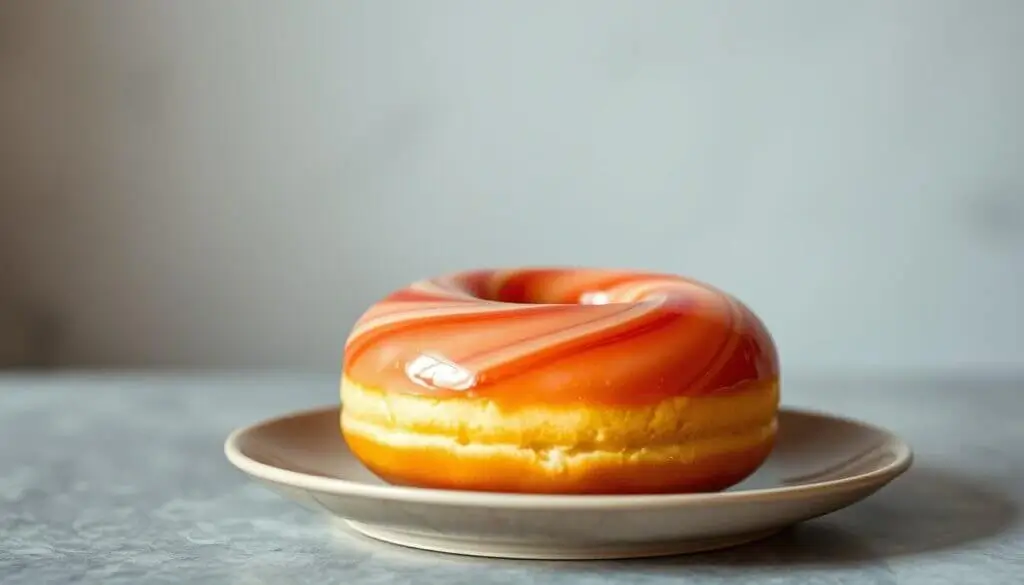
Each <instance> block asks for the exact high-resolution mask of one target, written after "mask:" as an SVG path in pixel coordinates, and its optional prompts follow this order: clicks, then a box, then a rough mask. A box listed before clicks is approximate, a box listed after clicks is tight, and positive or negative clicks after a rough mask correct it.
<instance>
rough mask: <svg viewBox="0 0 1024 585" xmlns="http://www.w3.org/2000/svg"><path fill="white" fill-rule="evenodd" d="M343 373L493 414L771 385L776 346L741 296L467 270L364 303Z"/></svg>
mask: <svg viewBox="0 0 1024 585" xmlns="http://www.w3.org/2000/svg"><path fill="white" fill-rule="evenodd" d="M344 370H345V371H344V374H345V376H346V377H347V378H348V379H350V380H352V381H354V382H356V383H358V384H362V385H364V386H367V387H374V388H384V389H387V391H389V392H399V393H409V394H418V395H429V396H431V397H434V398H441V399H443V398H445V397H453V398H454V397H458V398H486V399H488V400H489V401H492V402H494V403H496V404H499V405H501V406H502V407H505V408H514V407H516V406H525V405H537V404H543V405H547V406H558V405H564V406H571V405H574V404H579V403H580V402H586V403H588V404H603V405H622V406H626V405H640V404H653V403H657V402H660V401H662V400H665V399H668V398H672V397H678V396H700V395H707V394H710V393H723V392H733V391H738V390H742V389H745V388H751V387H760V386H763V385H765V384H774V383H776V382H777V380H778V377H779V365H778V356H777V354H776V350H775V345H774V343H773V341H772V338H771V336H770V335H769V333H768V331H767V330H766V328H765V327H764V325H763V324H762V323H761V321H760V320H759V319H758V318H757V316H755V315H754V314H753V312H751V311H750V309H748V308H747V307H746V306H745V305H743V304H742V303H741V302H740V301H738V300H737V299H735V298H734V297H732V296H731V295H728V294H727V293H724V292H722V291H720V290H718V289H716V288H713V287H711V286H709V285H707V284H704V283H701V282H698V281H695V280H691V279H687V278H683V277H679V276H672V275H665V274H656V273H643V272H629V271H616V270H596V269H561V268H536V269H519V270H479V271H471V272H464V273H460V274H455V275H451V276H447V277H442V278H436V279H431V280H426V281H420V282H417V283H414V284H412V285H410V286H409V287H408V288H406V289H403V290H400V291H397V292H395V293H393V294H391V295H389V296H388V297H386V298H385V299H383V300H382V301H381V302H380V303H378V304H376V305H374V306H373V307H371V308H370V310H368V311H367V312H366V313H365V314H364V315H363V316H362V317H361V318H360V320H359V321H358V322H357V323H356V326H355V327H354V329H353V331H352V334H351V335H350V337H349V339H348V342H347V344H346V348H345V368H344Z"/></svg>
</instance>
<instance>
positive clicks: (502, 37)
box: [0, 0, 1024, 371]
mask: <svg viewBox="0 0 1024 585" xmlns="http://www.w3.org/2000/svg"><path fill="white" fill-rule="evenodd" d="M1022 104H1024V2H1017V1H1015V0H1004V1H1000V0H961V1H954V0H919V1H914V0H865V1H861V2H838V1H836V2H821V1H816V0H803V1H796V0H794V1H787V0H778V1H774V2H739V1H721V0H706V1H698V0H692V1H688V2H669V1H665V2H657V1H648V2H629V3H626V2H616V1H584V0H580V1H561V2H503V3H497V2H473V1H464V2H463V1H458V2H456V1H444V0H439V1H436V2H416V1H407V2H397V1H390V2H371V1H368V0H367V1H362V2H355V1H337V0H324V1H308V2H278V1H275V0H232V1H221V2H203V1H199V0H197V1H182V2H166V1H159V0H148V1H136V2H127V1H101V0H79V1H70V0H69V1H63V2H61V1H50V2H37V1H35V0H14V1H8V2H4V3H2V4H0V201H2V203H0V244H2V248H0V249H2V251H0V255H2V256H3V259H4V264H3V265H2V266H4V267H5V268H4V270H5V272H6V274H7V275H8V277H7V278H6V279H5V282H6V284H4V285H3V288H4V294H3V295H0V303H2V302H3V299H4V298H8V299H15V300H11V301H9V302H10V303H14V304H12V305H11V306H15V305H17V306H22V305H23V304H24V302H23V301H25V300H26V299H27V303H28V305H26V306H31V307H33V308H32V310H38V311H40V312H42V313H45V314H47V315H51V317H52V320H53V323H55V324H56V328H55V331H56V332H57V333H56V337H55V340H56V341H55V346H54V347H55V351H56V352H57V353H56V356H57V361H58V363H59V364H61V365H65V366H74V367H83V366H104V367H108V366H111V367H112V366H124V365H130V366H183V367H218V368H221V367H222V368H235V367H293V368H311V369H319V370H324V371H330V370H332V369H336V368H337V367H338V358H339V355H340V353H341V347H342V343H343V341H344V338H345V335H346V333H347V329H348V328H349V327H350V326H351V324H352V322H353V321H354V319H355V318H356V317H357V316H358V315H359V313H360V312H361V311H362V309H363V308H364V307H365V306H366V305H367V304H368V303H371V302H372V301H374V300H375V299H376V298H378V297H379V296H381V295H383V294H385V293H386V292H388V291H389V290H391V289H393V288H395V287H397V286H400V285H402V284H404V283H406V282H408V281H410V280H413V279H416V278H419V277H422V276H426V275H431V274H435V273H439V272H444V271H449V270H457V269H461V268H466V267H477V266H492V265H518V264H584V265H597V266H617V267H638V268H645V269H656V270H664V271H671V272H681V273H685V274H689V275H692V276H695V277H698V278H701V279H705V280H708V281H711V282H713V283H716V284H718V285H719V286H721V287H723V288H726V289H727V290H730V291H732V292H734V293H736V294H737V295H738V296H740V297H741V298H743V299H744V300H746V301H747V302H748V304H749V305H750V306H751V307H753V308H754V310H755V311H757V312H758V313H759V314H761V316H762V317H763V318H764V320H765V321H766V323H767V324H768V325H769V327H770V328H771V329H772V331H773V332H774V334H775V336H776V339H777V341H778V343H779V346H780V349H781V352H782V358H783V364H784V367H787V368H790V369H807V370H821V369H835V368H840V369H851V368H859V369H863V368H868V369H871V368H874V369H878V368H914V369H916V368H950V367H953V368H955V367H979V366H982V367H1014V366H1020V365H1024V344H1022V342H1021V331H1022V330H1024V313H1022V304H1024V301H1022V299H1024V115H1022V107H1024V106H1022ZM17 299H21V300H17ZM19 303H21V304H19Z"/></svg>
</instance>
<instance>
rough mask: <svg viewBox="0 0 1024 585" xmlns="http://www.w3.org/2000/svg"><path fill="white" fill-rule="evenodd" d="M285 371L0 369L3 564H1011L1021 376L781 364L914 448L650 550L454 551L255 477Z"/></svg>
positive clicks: (47, 579)
mask: <svg viewBox="0 0 1024 585" xmlns="http://www.w3.org/2000/svg"><path fill="white" fill-rule="evenodd" d="M335 387H336V384H335V380H334V379H333V378H329V377H316V376H302V375H286V374H238V375H229V374H203V375H198V374H197V375H184V374H141V373H135V374H83V373H78V374H70V373H69V374H59V375H0V504H2V505H0V583H3V584H4V585H16V584H25V585H46V584H50V583H54V584H64V583H69V584H70V583H103V584H107V585H117V584H131V585H143V584H148V583H189V584H194V585H206V584H221V583H224V584H248V583H252V584H256V583H267V584H271V583H273V584H288V583H311V584H316V585H326V584H328V583H344V584H346V585H361V584H370V583H373V584H382V585H383V584H388V583H423V584H430V583H444V584H446V585H449V584H451V583H456V584H458V583H466V584H469V583H481V584H483V583H533V582H543V583H551V582H554V583H581V584H583V585H599V584H605V583H621V584H630V585H633V584H640V583H676V582H686V583H729V584H732V585H737V584H741V583H742V584H746V583H773V584H783V585H785V584H790V583H792V584H793V585H798V584H799V585H805V584H830V585H831V584H841V583H858V584H860V583H902V584H919V585H942V584H946V583H949V584H955V585H971V584H974V583H992V584H998V585H1009V584H1012V583H1024V521H1022V520H1021V517H1020V514H1021V509H1022V507H1024V423H1022V422H1021V421H1022V419H1024V377H1017V378H1014V377H1001V378H998V377H989V378H984V377H977V376H963V375H962V376H959V377H955V378H954V377H948V376H946V377H941V376H931V377H920V376H919V377H908V376H902V377H873V378H869V377H861V378H855V377H831V378H826V377H790V378H787V379H786V381H785V382H784V386H783V393H784V397H783V401H784V402H785V403H787V404H789V405H793V406H802V407H811V408H815V409H820V410H829V411H834V412H838V413H842V414H845V415H847V416H852V417H856V418H860V419H863V420H866V421H869V422H873V423H875V424H879V425H882V426H885V427H888V428H890V429H892V430H894V431H896V432H897V433H899V434H901V435H902V436H904V437H905V438H906V439H907V440H909V441H910V443H911V444H912V445H913V447H914V449H915V452H916V459H915V464H914V467H913V468H912V469H911V471H910V472H908V473H907V474H906V475H905V476H903V477H902V478H900V479H898V480H897V481H896V482H894V483H893V484H891V485H890V486H888V487H887V488H885V489H883V490H882V491H881V492H879V493H878V494H876V495H874V496H872V497H871V498H869V499H868V500H866V501H864V502H861V503H860V504H857V505H855V506H853V507H851V508H848V509H846V510H843V511H840V512H837V513H835V514H832V515H829V516H826V517H824V518H820V519H817V520H814V521H812V522H808V523H805V524H803V525H800V526H798V527H796V528H794V529H792V530H790V531H787V532H785V533H783V534H781V535H779V536H776V537H774V538H771V539H769V540H765V541H762V542H759V543H755V544H752V545H748V546H744V547H739V548H735V549H731V550H727V551H720V552H716V553H707V554H700V555H695V556H684V557H674V558H668V559H658V560H631V561H615V562H531V561H500V560H486V559H474V558H463V557H456V556H448V555H441V554H433V553H427V552H420V551H414V550H409V549H403V548H399V547H395V546H391V545H386V544H381V543H376V542H371V541H368V540H365V539H363V538H361V537H357V536H353V535H351V534H348V533H345V532H342V531H340V530H339V529H338V528H336V527H335V525H334V524H333V523H330V522H328V521H326V520H325V519H324V518H321V517H319V516H317V515H316V514H314V513H312V512H309V511H307V510H305V509H303V508H300V507H298V506H296V505H293V504H291V503H290V502H287V501H285V500H283V499H281V498H279V497H278V496H276V495H274V494H273V493H270V492H268V491H266V490H264V489H263V488H261V487H259V486H257V485H255V484H252V483H250V482H249V481H248V480H247V479H246V478H245V476H243V475H242V474H241V473H240V472H238V471H236V470H235V469H234V468H232V467H231V466H230V465H229V464H228V463H227V462H226V461H225V459H224V457H223V455H222V452H221V445H222V441H223V439H224V437H225V436H226V435H227V434H228V432H229V431H231V430H232V429H233V428H235V427H237V426H240V425H244V424H248V423H251V422H255V421H257V420H259V419H262V418H265V417H269V416H274V415H278V414H282V413H284V412H287V411H289V410H294V409H300V408H305V407H309V406H316V405H321V404H327V403H332V402H334V401H335V396H336V392H335Z"/></svg>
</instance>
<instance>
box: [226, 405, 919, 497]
mask: <svg viewBox="0 0 1024 585" xmlns="http://www.w3.org/2000/svg"><path fill="white" fill-rule="evenodd" d="M342 408H343V407H342V405H340V404H329V405H323V406H317V407H312V408H306V409H302V410H296V411H293V412H289V413H286V414H282V415H278V416H274V417H270V418H266V419H262V420H259V421H256V422H254V423H251V424H248V425H245V426H242V427H239V428H237V429H235V430H233V431H231V433H230V434H229V435H228V436H227V438H226V439H225V441H224V447H223V450H224V455H225V456H226V457H227V459H228V461H229V462H230V463H231V464H232V465H233V466H234V467H236V468H237V469H239V470H240V471H242V472H243V473H245V474H247V475H249V476H251V477H253V478H256V479H260V480H263V481H266V482H270V483H273V484H278V485H281V486H284V487H290V488H299V489H304V490H307V491H312V492H317V493H324V494H332V495H342V496H353V497H364V498H372V499H378V500H387V501H391V502H407V503H419V504H431V505H450V506H479V507H490V508H502V509H512V508H520V509H525V508H529V509H539V508H540V509H545V508H546V509H577V510H578V509H587V508H592V509H598V508H599V509H605V510H607V509H627V510H628V509H637V508H644V509H649V508H651V507H660V506H666V507H679V506H702V505H708V504H724V503H742V502H751V501H759V502H765V501H780V500H789V499H800V498H802V497H804V496H809V495H813V494H817V493H822V492H826V491H828V492H835V491H844V492H845V491H853V490H857V489H861V488H865V487H872V486H876V487H877V488H881V487H883V486H885V485H886V484H888V483H889V482H891V481H892V480H894V479H896V478H897V477H899V476H900V475H902V474H903V473H905V472H906V471H907V470H908V469H909V468H910V467H911V465H912V464H913V461H914V452H913V449H912V448H911V447H910V445H909V444H908V443H907V441H905V440H904V439H903V438H902V437H900V436H899V435H897V434H896V433H894V432H892V431H890V430H888V429H885V428H883V427H880V426H877V425H874V424H871V423H867V422H864V421H861V420H858V419H855V418H851V417H846V416H841V415H836V414H832V413H829V412H826V411H821V410H816V409H808V408H800V407H790V406H782V407H780V408H779V414H780V415H781V414H783V413H789V414H794V415H803V416H811V417H817V418H826V419H829V420H832V421H835V422H842V423H845V424H852V425H855V426H859V427H862V428H865V429H868V430H871V431H873V432H876V433H879V434H881V435H884V436H885V437H886V438H887V441H888V442H889V443H891V444H892V447H893V450H894V451H895V453H896V458H895V459H894V460H893V461H891V462H889V463H887V464H886V465H883V466H881V467H878V468H875V469H872V470H870V471H867V472H864V473H859V474H855V475H851V476H849V477H843V478H839V479H831V480H825V481H817V482H812V483H807V484H800V485H794V486H783V487H770V488H755V489H745V490H736V491H725V492H712V493H696V494H691V493H687V494H629V495H616V494H593V495H591V494H580V495H576V494H521V493H509V492H482V491H470V490H445V489H437V488H418V487H411V486H398V485H388V484H385V485H372V484H365V483H361V482H357V481H351V480H347V479H342V478H337V477H323V476H319V475H312V474H308V473H302V472H299V471H292V470H289V469H283V468H280V467H275V466H273V465H269V464H266V463H262V462H260V461H257V460H255V459H253V458H251V457H249V456H248V455H245V454H244V453H243V452H242V450H241V448H240V442H241V440H242V438H243V437H244V436H246V435H248V434H250V433H253V432H255V431H257V430H258V429H260V428H263V427H267V426H270V425H273V424H279V423H281V422H284V421H286V420H289V419H296V418H304V417H310V416H326V415H327V414H328V413H329V412H331V411H334V412H337V413H338V416H339V417H340V413H341V409H342ZM340 433H341V431H340V429H339V438H340Z"/></svg>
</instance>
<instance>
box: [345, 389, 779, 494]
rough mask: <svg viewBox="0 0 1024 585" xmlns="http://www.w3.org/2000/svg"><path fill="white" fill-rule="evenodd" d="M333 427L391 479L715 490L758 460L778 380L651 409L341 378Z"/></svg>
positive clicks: (567, 489)
mask: <svg viewBox="0 0 1024 585" xmlns="http://www.w3.org/2000/svg"><path fill="white" fill-rule="evenodd" d="M341 395H342V402H343V408H342V414H341V430H342V434H343V436H344V438H345V441H346V442H347V444H348V446H349V449H350V450H351V451H352V453H353V455H355V456H356V458H357V459H359V460H360V461H361V462H362V463H363V464H364V465H365V466H366V467H367V468H368V469H369V470H370V471H371V472H373V473H374V474H375V475H377V476H378V477H380V478H381V479H383V480H384V481H386V482H388V483H391V484H395V485H406V486H414V487H424V488H438V489H455V490H474V491H490V492H510V493H534V494H542V493H544V494H642V493H648V494H655V493H697V492H714V491H719V490H723V489H726V488H728V487H730V486H732V485H734V484H736V483H739V482H740V481H742V480H743V479H745V478H746V477H748V476H749V475H751V474H752V473H753V472H754V471H756V470H757V469H758V467H760V466H761V465H762V464H763V463H764V461H765V460H766V459H767V457H768V455H769V454H770V452H771V450H772V448H773V446H774V443H775V436H776V429H777V411H778V403H779V390H778V385H777V384H776V383H771V384H763V385H759V386H754V387H747V388H744V389H742V390H731V391H727V392H720V393H716V394H712V395H703V396H680V397H673V398H668V399H665V400H663V401H661V402H659V403H655V404H649V405H600V404H582V403H577V404H572V405H552V406H548V405H531V406H515V407H503V406H502V405H501V404H499V403H497V402H495V401H492V400H487V399H483V398H443V399H438V398H434V397H430V396H424V395H413V394H401V393H390V392H387V391H385V390H382V389H376V388H368V387H366V386H362V385H360V384H357V383H355V382H353V381H352V380H350V379H348V378H347V377H345V378H343V379H342V384H341Z"/></svg>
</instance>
